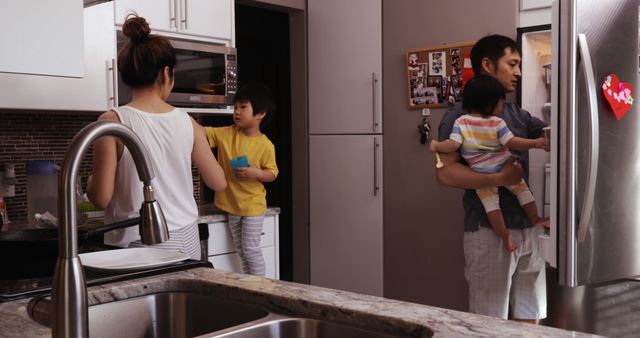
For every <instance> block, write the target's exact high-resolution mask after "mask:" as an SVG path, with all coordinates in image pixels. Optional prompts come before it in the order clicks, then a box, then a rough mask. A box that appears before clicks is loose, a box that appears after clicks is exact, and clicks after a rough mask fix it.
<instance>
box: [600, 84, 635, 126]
mask: <svg viewBox="0 0 640 338" xmlns="http://www.w3.org/2000/svg"><path fill="white" fill-rule="evenodd" d="M602 93H604V97H606V98H607V101H608V102H609V105H610V106H611V109H613V113H614V114H615V115H616V118H617V119H618V120H621V119H622V117H623V116H624V115H625V114H626V113H627V111H628V110H629V108H631V105H633V97H632V96H631V94H632V93H633V86H631V84H630V83H627V82H622V83H620V80H619V79H618V76H616V75H615V74H609V75H607V78H606V79H605V80H604V82H603V83H602Z"/></svg>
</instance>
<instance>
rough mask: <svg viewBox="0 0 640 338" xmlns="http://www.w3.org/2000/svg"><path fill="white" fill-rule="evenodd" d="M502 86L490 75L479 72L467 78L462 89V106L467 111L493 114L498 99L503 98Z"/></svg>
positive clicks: (487, 114) (485, 115)
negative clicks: (469, 78)
mask: <svg viewBox="0 0 640 338" xmlns="http://www.w3.org/2000/svg"><path fill="white" fill-rule="evenodd" d="M504 98H505V92H504V87H503V86H502V84H501V83H500V81H498V80H497V79H496V78H494V77H493V76H491V75H486V74H480V75H477V76H475V77H474V78H473V79H471V80H469V81H468V82H467V83H466V84H465V86H464V89H463V91H462V108H464V110H466V111H467V112H468V113H480V114H482V116H484V117H489V116H491V115H493V110H494V109H495V108H496V105H498V102H499V101H500V99H503V100H504Z"/></svg>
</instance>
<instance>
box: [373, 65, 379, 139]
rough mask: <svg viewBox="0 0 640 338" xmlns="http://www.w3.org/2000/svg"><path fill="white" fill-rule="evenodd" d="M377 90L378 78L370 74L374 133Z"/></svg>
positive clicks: (376, 119)
mask: <svg viewBox="0 0 640 338" xmlns="http://www.w3.org/2000/svg"><path fill="white" fill-rule="evenodd" d="M377 88H378V77H377V76H376V73H375V72H373V73H371V91H372V93H371V97H372V100H373V102H372V103H373V105H372V108H371V111H372V113H373V131H374V132H375V131H376V129H377V128H378V115H377V114H376V103H377V101H378V93H377V90H376V89H377Z"/></svg>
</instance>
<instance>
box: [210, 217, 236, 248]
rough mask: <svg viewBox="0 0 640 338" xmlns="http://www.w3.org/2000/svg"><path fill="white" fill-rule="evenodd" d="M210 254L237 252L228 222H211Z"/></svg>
mask: <svg viewBox="0 0 640 338" xmlns="http://www.w3.org/2000/svg"><path fill="white" fill-rule="evenodd" d="M207 243H208V246H209V256H213V255H220V254H226V253H231V252H236V248H235V246H234V245H233V239H232V238H231V231H229V226H228V225H227V222H216V223H209V240H208V241H207Z"/></svg>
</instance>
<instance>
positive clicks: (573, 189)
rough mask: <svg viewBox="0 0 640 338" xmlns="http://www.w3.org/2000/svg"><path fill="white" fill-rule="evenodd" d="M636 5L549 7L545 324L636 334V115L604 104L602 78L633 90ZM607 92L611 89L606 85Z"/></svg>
mask: <svg viewBox="0 0 640 338" xmlns="http://www.w3.org/2000/svg"><path fill="white" fill-rule="evenodd" d="M639 4H640V2H639V1H638V0H606V1H603V0H560V1H557V2H554V4H553V18H552V40H553V53H552V54H553V56H552V66H551V68H552V73H553V80H552V86H551V127H552V139H553V141H552V152H551V177H550V180H551V182H550V190H551V191H550V198H551V201H550V202H551V203H550V204H551V208H550V209H551V213H550V216H551V221H552V230H553V231H555V233H554V234H552V235H555V236H553V237H555V238H556V239H557V242H556V244H557V269H552V270H551V273H550V278H549V287H548V290H549V297H548V298H549V318H548V319H547V320H546V321H545V324H547V325H551V326H557V327H562V328H567V329H573V330H577V331H584V332H591V333H597V334H603V335H607V336H614V337H637V336H639V335H640V281H637V280H635V279H634V276H640V151H639V149H640V130H639V127H640V116H639V115H638V109H637V106H638V103H634V104H633V105H631V108H630V109H629V110H628V111H627V113H626V115H624V116H623V117H622V118H621V119H618V118H617V117H616V115H615V114H614V112H613V110H612V107H611V106H610V104H609V103H608V101H607V99H606V98H605V96H604V94H603V90H602V85H603V83H604V81H605V79H606V78H607V76H608V75H610V74H615V75H617V76H618V77H619V79H620V81H621V82H626V83H629V84H631V85H632V86H633V88H638V56H639V54H640V53H639V44H638V42H639V40H638V21H639V17H638V6H639ZM612 87H615V88H613V91H614V92H617V91H618V88H619V87H618V86H617V85H615V84H614V86H612Z"/></svg>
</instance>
